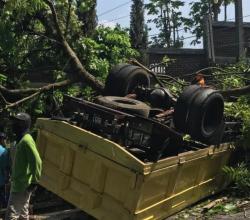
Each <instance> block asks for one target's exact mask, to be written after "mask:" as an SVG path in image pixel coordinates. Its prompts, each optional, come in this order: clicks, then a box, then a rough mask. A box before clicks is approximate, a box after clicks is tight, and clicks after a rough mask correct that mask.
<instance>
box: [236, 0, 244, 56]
mask: <svg viewBox="0 0 250 220" xmlns="http://www.w3.org/2000/svg"><path fill="white" fill-rule="evenodd" d="M235 32H236V59H237V61H239V59H240V58H241V57H244V29H243V12H242V0H235Z"/></svg>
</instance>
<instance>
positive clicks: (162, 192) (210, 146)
mask: <svg viewBox="0 0 250 220" xmlns="http://www.w3.org/2000/svg"><path fill="white" fill-rule="evenodd" d="M151 80H152V79H151V78H150V77H149V75H148V74H147V73H146V72H145V71H144V70H143V69H141V68H140V67H137V66H133V65H129V64H120V65H118V66H116V67H114V68H113V70H112V71H111V72H110V74H109V76H108V78H107V81H106V87H105V90H106V94H105V96H98V97H96V99H95V100H94V101H93V102H89V101H86V100H84V99H83V98H74V97H70V96H65V97H64V105H63V107H62V112H63V114H64V116H63V117H62V116H60V117H58V116H55V117H52V118H51V119H38V121H37V127H38V130H39V132H38V138H37V144H38V147H39V150H40V153H41V157H42V159H43V175H42V179H41V185H42V186H44V187H45V188H47V189H48V190H50V191H52V192H54V193H56V194H57V195H59V196H60V197H62V198H63V199H65V200H66V201H68V202H70V203H72V204H73V205H75V206H76V207H79V208H80V209H82V210H83V211H85V212H87V213H88V214H90V215H92V216H94V217H95V218H97V219H107V220H112V219H114V220H116V219H118V218H119V219H124V220H130V219H131V220H132V219H138V220H139V219H140V220H141V219H145V220H146V219H147V220H149V219H164V218H165V217H167V216H169V215H171V214H173V213H175V212H177V211H179V210H181V209H183V208H184V207H186V206H188V205H191V204H192V203H194V202H197V201H198V200H200V199H202V198H204V197H206V196H208V195H211V194H213V193H216V192H218V191H220V190H222V189H223V188H224V187H225V186H226V185H227V184H228V182H227V180H226V179H225V177H224V176H223V174H222V172H221V168H222V167H223V166H225V165H227V164H228V163H229V161H230V157H231V154H232V151H233V144H231V142H232V141H233V140H234V139H235V138H237V137H239V136H240V126H241V123H240V122H237V121H235V120H234V119H232V118H230V119H228V118H226V117H224V115H223V111H224V100H223V97H222V96H221V95H220V94H219V93H218V92H217V91H216V90H214V89H212V88H209V87H201V86H199V85H192V86H189V87H187V88H185V89H184V90H183V92H182V93H181V94H180V95H179V97H174V96H173V95H172V94H171V93H170V92H169V90H167V89H166V88H164V87H160V86H156V85H152V84H151V83H150V82H151ZM185 134H189V135H190V138H188V140H187V139H185V138H183V137H184V135H185ZM232 137H234V139H232Z"/></svg>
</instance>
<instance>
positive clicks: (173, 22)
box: [145, 0, 185, 47]
mask: <svg viewBox="0 0 250 220" xmlns="http://www.w3.org/2000/svg"><path fill="white" fill-rule="evenodd" d="M184 4H185V2H184V1H179V0H178V1H176V0H175V1H172V0H167V1H165V0H150V1H149V3H148V4H146V6H145V7H146V9H147V10H148V14H149V15H152V16H156V17H154V18H152V19H149V20H148V23H151V22H153V23H154V24H155V26H156V28H158V29H159V34H158V35H157V36H155V37H152V39H153V42H152V45H151V46H160V47H182V46H183V42H182V40H181V38H180V37H179V32H178V29H179V28H180V27H181V26H182V25H183V22H184V20H185V18H184V17H183V16H182V13H181V11H180V8H181V7H182V6H184Z"/></svg>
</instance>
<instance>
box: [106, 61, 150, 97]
mask: <svg viewBox="0 0 250 220" xmlns="http://www.w3.org/2000/svg"><path fill="white" fill-rule="evenodd" d="M118 69H119V71H118ZM114 70H115V71H114ZM114 70H113V71H111V72H110V74H109V76H108V77H107V80H106V84H105V91H106V92H105V94H106V95H112V96H126V95H127V94H129V93H132V92H133V90H134V89H135V88H136V87H137V86H139V85H141V86H144V87H149V85H150V79H149V76H148V74H147V72H146V71H144V70H143V69H142V68H140V67H138V66H134V65H129V64H128V65H127V64H122V65H121V66H120V65H118V66H117V67H114Z"/></svg>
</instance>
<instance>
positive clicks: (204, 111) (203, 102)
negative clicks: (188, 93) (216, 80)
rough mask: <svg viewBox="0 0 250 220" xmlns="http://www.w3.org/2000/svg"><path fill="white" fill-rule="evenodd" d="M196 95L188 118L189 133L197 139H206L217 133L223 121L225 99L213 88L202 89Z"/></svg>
mask: <svg viewBox="0 0 250 220" xmlns="http://www.w3.org/2000/svg"><path fill="white" fill-rule="evenodd" d="M200 91H201V92H200V93H199V94H197V95H196V97H195V98H194V100H193V102H192V104H191V106H190V108H189V112H190V114H189V116H188V120H187V127H188V133H189V134H190V135H191V136H192V137H193V138H195V139H198V140H200V141H206V140H207V139H209V138H210V137H212V136H213V135H216V134H215V133H216V132H219V131H218V127H220V125H221V123H222V121H223V112H224V100H223V97H222V95H221V94H220V93H218V92H216V91H215V90H213V89H209V88H206V89H202V90H200Z"/></svg>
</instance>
